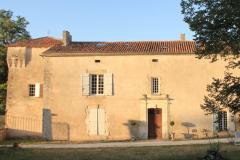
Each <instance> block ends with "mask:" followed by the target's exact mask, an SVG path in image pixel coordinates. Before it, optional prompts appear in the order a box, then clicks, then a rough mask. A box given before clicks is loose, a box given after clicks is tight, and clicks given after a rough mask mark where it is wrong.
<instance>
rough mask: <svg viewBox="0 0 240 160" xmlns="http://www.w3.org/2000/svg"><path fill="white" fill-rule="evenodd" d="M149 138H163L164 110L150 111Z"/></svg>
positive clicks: (152, 109)
mask: <svg viewBox="0 0 240 160" xmlns="http://www.w3.org/2000/svg"><path fill="white" fill-rule="evenodd" d="M148 138H150V139H155V138H157V139H161V138H162V109H160V108H156V109H154V108H151V109H148Z"/></svg>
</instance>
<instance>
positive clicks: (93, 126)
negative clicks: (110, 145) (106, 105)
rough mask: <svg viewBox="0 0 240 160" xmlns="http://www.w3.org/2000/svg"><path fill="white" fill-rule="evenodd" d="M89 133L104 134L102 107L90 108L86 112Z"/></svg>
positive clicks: (103, 112)
mask: <svg viewBox="0 0 240 160" xmlns="http://www.w3.org/2000/svg"><path fill="white" fill-rule="evenodd" d="M88 119H89V121H88V122H89V123H88V133H89V135H105V133H106V130H105V111H104V109H103V108H99V107H97V108H91V109H89V112H88Z"/></svg>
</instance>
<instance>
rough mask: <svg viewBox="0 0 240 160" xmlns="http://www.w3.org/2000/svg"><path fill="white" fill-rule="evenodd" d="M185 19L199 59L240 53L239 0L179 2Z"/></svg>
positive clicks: (186, 0) (183, 0)
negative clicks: (192, 36)
mask: <svg viewBox="0 0 240 160" xmlns="http://www.w3.org/2000/svg"><path fill="white" fill-rule="evenodd" d="M181 6H182V13H183V14H184V20H185V22H187V23H188V24H189V26H190V29H191V30H192V31H194V32H195V35H194V40H195V41H196V43H197V44H198V46H199V47H198V48H197V54H198V56H199V58H202V57H205V58H213V60H215V59H216V58H217V55H221V56H226V55H234V56H237V57H239V54H240V43H239V42H240V10H239V8H240V3H239V0H182V2H181Z"/></svg>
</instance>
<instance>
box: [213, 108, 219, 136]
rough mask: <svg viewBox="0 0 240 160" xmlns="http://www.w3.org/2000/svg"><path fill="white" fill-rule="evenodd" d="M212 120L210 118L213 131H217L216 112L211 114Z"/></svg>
mask: <svg viewBox="0 0 240 160" xmlns="http://www.w3.org/2000/svg"><path fill="white" fill-rule="evenodd" d="M212 117H213V120H212V125H213V132H218V123H217V121H218V114H216V113H213V115H212Z"/></svg>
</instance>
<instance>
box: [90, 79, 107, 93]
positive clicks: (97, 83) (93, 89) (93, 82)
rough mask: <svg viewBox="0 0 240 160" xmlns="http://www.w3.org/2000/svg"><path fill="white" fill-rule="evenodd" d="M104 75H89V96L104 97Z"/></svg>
mask: <svg viewBox="0 0 240 160" xmlns="http://www.w3.org/2000/svg"><path fill="white" fill-rule="evenodd" d="M104 88H105V86H104V74H89V95H90V96H102V95H104Z"/></svg>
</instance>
